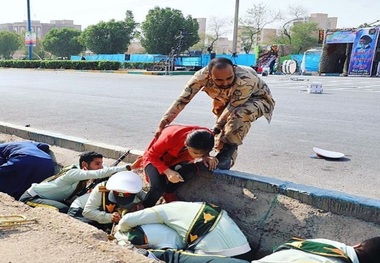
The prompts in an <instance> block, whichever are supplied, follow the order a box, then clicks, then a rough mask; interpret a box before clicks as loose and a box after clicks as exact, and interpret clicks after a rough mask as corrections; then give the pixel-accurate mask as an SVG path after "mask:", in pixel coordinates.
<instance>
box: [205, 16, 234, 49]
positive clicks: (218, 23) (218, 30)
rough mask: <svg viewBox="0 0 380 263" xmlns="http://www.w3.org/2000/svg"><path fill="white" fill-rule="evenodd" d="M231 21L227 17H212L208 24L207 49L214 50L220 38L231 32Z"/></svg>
mask: <svg viewBox="0 0 380 263" xmlns="http://www.w3.org/2000/svg"><path fill="white" fill-rule="evenodd" d="M230 26H231V21H230V20H229V19H226V18H217V17H211V18H210V22H209V23H208V26H207V40H208V41H209V43H208V44H207V51H208V52H209V53H211V52H212V51H213V50H214V44H215V42H216V41H218V39H219V38H220V37H222V36H224V35H225V34H227V33H229V32H230V28H229V27H230Z"/></svg>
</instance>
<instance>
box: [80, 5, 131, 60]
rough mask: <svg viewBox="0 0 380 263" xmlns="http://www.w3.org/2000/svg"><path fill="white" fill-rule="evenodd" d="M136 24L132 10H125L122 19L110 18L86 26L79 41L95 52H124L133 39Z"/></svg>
mask: <svg viewBox="0 0 380 263" xmlns="http://www.w3.org/2000/svg"><path fill="white" fill-rule="evenodd" d="M136 26H137V23H136V22H135V20H134V17H133V14H132V11H130V10H127V11H126V18H125V20H124V21H115V20H114V19H112V20H110V21H109V22H100V23H98V24H96V25H92V26H89V27H88V28H86V29H85V30H84V31H83V33H82V36H81V41H82V43H84V44H85V45H86V47H87V48H88V49H89V50H91V51H92V52H94V53H96V54H117V53H124V52H125V51H127V50H128V46H129V44H130V43H131V40H132V39H133V36H134V31H135V29H136Z"/></svg>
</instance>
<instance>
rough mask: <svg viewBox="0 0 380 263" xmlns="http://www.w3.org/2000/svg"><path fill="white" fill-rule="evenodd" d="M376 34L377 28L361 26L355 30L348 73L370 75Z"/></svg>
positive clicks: (377, 34) (377, 32)
mask: <svg viewBox="0 0 380 263" xmlns="http://www.w3.org/2000/svg"><path fill="white" fill-rule="evenodd" d="M378 36H379V28H362V29H359V30H358V31H357V32H356V38H355V41H354V44H353V46H352V52H351V59H350V65H349V68H348V74H349V75H365V76H371V71H372V64H373V58H374V56H375V52H376V44H377V38H378Z"/></svg>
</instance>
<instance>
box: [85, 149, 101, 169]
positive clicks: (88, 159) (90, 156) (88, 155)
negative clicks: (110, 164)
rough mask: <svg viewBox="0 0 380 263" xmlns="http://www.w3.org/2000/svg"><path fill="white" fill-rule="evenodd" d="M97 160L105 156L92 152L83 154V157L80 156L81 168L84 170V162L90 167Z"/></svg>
mask: <svg viewBox="0 0 380 263" xmlns="http://www.w3.org/2000/svg"><path fill="white" fill-rule="evenodd" d="M96 158H103V155H102V154H101V153H97V152H92V151H91V152H83V153H81V155H79V166H80V168H82V162H85V163H87V164H88V165H90V163H91V162H92V161H93V160H94V159H96Z"/></svg>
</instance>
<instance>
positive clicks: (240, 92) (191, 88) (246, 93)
mask: <svg viewBox="0 0 380 263" xmlns="http://www.w3.org/2000/svg"><path fill="white" fill-rule="evenodd" d="M235 75H236V79H235V83H234V85H232V87H231V88H229V89H220V88H218V87H217V86H216V85H215V84H214V82H213V81H212V79H211V78H210V76H209V72H208V69H207V67H204V68H202V69H201V70H199V71H197V72H196V73H195V74H194V76H193V77H192V78H191V79H190V80H189V81H188V82H187V84H186V86H185V89H184V90H183V91H182V93H181V94H180V96H179V97H178V98H177V100H175V101H174V102H173V104H172V105H171V106H170V107H169V109H168V110H167V111H166V113H165V114H164V116H163V117H162V120H161V121H166V124H170V123H171V122H172V121H173V120H174V119H175V118H176V117H177V116H178V114H179V113H180V112H181V111H182V110H183V109H184V108H185V106H186V105H187V104H188V103H189V102H190V101H191V99H192V98H193V97H194V96H195V94H197V93H198V92H199V91H200V90H202V91H204V92H206V93H207V95H208V96H209V97H211V98H212V99H213V108H212V112H213V113H214V114H215V115H216V116H217V118H218V119H217V122H216V123H217V124H218V123H225V120H226V118H227V117H228V116H229V113H230V112H231V111H232V110H233V109H234V108H236V107H238V106H240V105H242V104H244V103H245V102H246V101H247V100H249V99H253V100H263V101H264V102H265V104H266V105H269V110H267V111H265V112H264V117H265V118H266V119H267V120H268V122H270V120H271V118H272V112H273V109H274V105H275V101H274V100H273V98H272V95H271V91H270V89H269V87H268V86H267V84H266V83H265V82H264V81H263V80H262V79H260V78H259V77H258V76H257V73H256V72H255V71H254V70H253V69H252V68H251V67H246V66H236V67H235Z"/></svg>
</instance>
